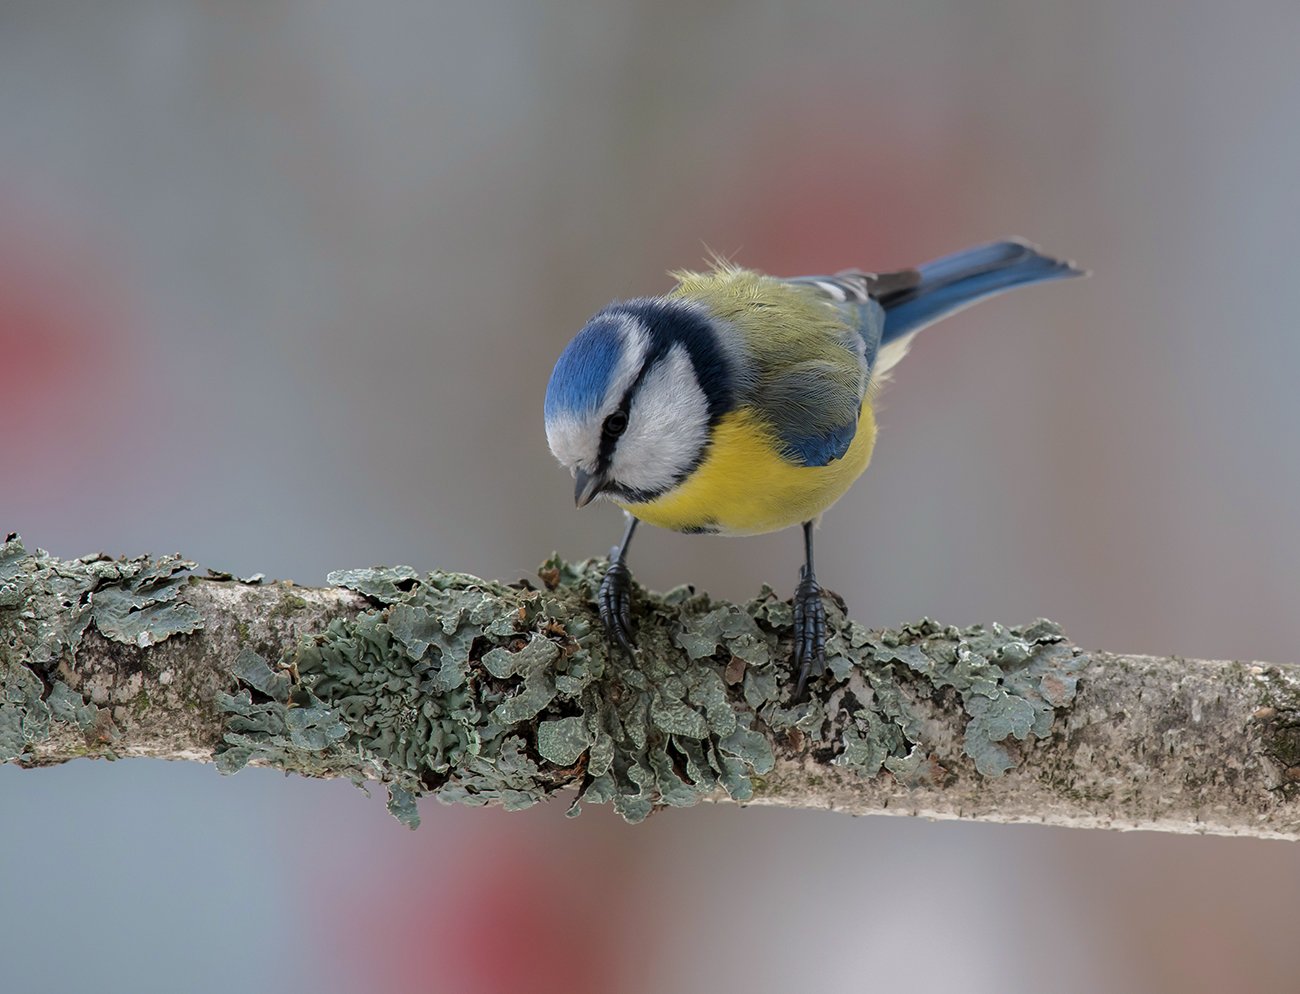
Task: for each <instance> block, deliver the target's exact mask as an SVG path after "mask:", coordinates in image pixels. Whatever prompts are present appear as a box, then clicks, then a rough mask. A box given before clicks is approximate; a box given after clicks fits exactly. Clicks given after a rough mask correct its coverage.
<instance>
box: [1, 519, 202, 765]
mask: <svg viewBox="0 0 1300 994" xmlns="http://www.w3.org/2000/svg"><path fill="white" fill-rule="evenodd" d="M194 565H195V564H194V563H192V562H190V561H188V560H185V559H182V558H181V557H180V556H162V557H160V558H157V559H155V558H154V557H152V556H140V557H138V558H136V559H109V558H108V557H107V556H102V555H100V556H88V557H85V558H83V559H73V560H69V561H67V562H64V561H61V560H59V559H56V558H54V557H53V556H51V555H49V553H47V552H45V551H44V550H42V549H37V550H36V551H35V552H34V553H29V552H28V551H27V550H26V549H25V548H24V547H23V543H22V539H20V538H19V537H18V536H17V535H9V536H8V537H7V538H6V539H5V541H4V543H3V545H0V762H8V761H9V760H12V759H16V758H17V757H18V756H20V755H22V754H23V753H24V752H27V751H29V750H30V748H31V745H32V743H35V742H40V741H43V740H45V739H48V738H49V737H50V723H51V721H58V722H65V723H68V724H75V725H76V726H77V727H78V728H79V729H80V731H81V732H82V733H83V734H84V735H85V737H86V741H87V743H100V744H103V743H108V742H111V741H113V740H114V739H116V738H117V737H118V733H117V729H116V728H115V727H114V725H113V722H112V719H111V717H109V713H108V712H107V711H102V710H101V709H99V708H98V707H96V706H95V705H94V704H88V703H86V702H85V700H84V699H83V698H82V696H81V694H79V693H77V692H76V691H74V690H72V689H71V688H69V687H68V685H67V684H66V683H64V682H63V681H62V680H58V679H54V672H55V671H56V669H57V667H58V665H59V664H60V662H61V661H70V660H71V659H72V655H73V653H74V652H75V651H76V649H77V647H78V646H79V645H80V644H81V640H82V638H83V637H84V636H85V633H86V630H87V629H88V628H89V627H90V626H91V625H92V624H93V625H95V627H96V628H97V629H98V630H99V632H100V633H101V634H102V635H104V636H105V637H106V638H109V639H112V640H114V641H117V642H124V643H126V644H129V645H134V646H140V647H144V646H150V645H156V644H158V643H159V642H162V641H164V640H165V639H167V638H169V637H170V636H172V635H175V634H177V633H178V632H192V631H195V630H197V629H199V628H201V627H202V626H203V619H202V618H201V617H200V615H199V613H198V611H196V610H195V609H194V608H193V607H191V606H190V605H189V604H186V603H184V602H182V601H181V600H180V593H181V588H182V587H183V586H184V585H185V584H186V582H187V578H186V577H184V576H177V575H176V574H178V573H183V572H184V571H186V570H190V569H193V568H194ZM38 673H39V674H43V675H44V677H45V679H44V680H42V677H41V676H39V675H38ZM47 685H48V689H47ZM148 702H149V698H148V695H147V694H145V693H144V692H143V691H142V692H141V694H140V695H137V697H136V698H135V700H133V701H132V705H133V706H134V707H137V708H139V707H145V706H148Z"/></svg>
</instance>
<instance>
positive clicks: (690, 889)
mask: <svg viewBox="0 0 1300 994" xmlns="http://www.w3.org/2000/svg"><path fill="white" fill-rule="evenodd" d="M1298 36H1300V7H1297V6H1296V5H1295V4H1294V3H1293V2H1290V0H1236V2H1233V3H1227V2H1224V0H1220V2H1208V0H1182V2H1174V0H1142V2H1138V3H1134V2H1131V0H1063V2H1054V3H1049V4H1042V3H1033V2H1030V0H871V2H860V0H858V2H850V0H805V2H802V3H798V4H793V3H790V4H780V3H775V2H766V3H765V2H758V3H736V2H720V0H718V2H715V0H693V2H684V0H670V2H648V0H640V2H638V0H600V2H597V0H573V2H561V3H553V4H546V5H542V4H535V3H528V2H524V0H479V2H477V3H475V4H473V5H470V4H454V5H453V4H441V3H396V2H371V3H367V4H351V3H341V2H335V3H329V2H314V3H302V2H265V3H229V2H216V0H211V2H180V0H166V2H161V0H158V2H155V0H139V2H131V0H99V2H97V3H94V4H84V3H83V4H67V3H61V2H50V0H45V2H41V3H35V2H32V3H3V4H0V412H2V413H3V428H2V430H0V474H2V476H0V531H9V530H16V531H19V532H21V534H22V535H23V537H24V539H25V540H26V541H27V544H28V547H29V548H31V547H35V546H38V545H39V546H41V547H43V548H46V549H49V550H50V551H51V552H53V553H55V554H57V555H59V556H63V557H74V556H78V555H83V554H86V553H91V552H97V551H100V550H103V551H105V552H108V553H110V554H112V555H115V556H116V555H121V554H130V555H135V554H139V553H143V552H154V553H166V552H183V553H185V554H186V555H188V556H190V557H192V558H195V559H198V560H199V561H200V562H201V563H203V564H204V565H205V566H211V567H214V568H217V569H224V570H233V571H236V572H239V573H245V574H246V573H252V572H254V571H262V572H265V573H267V574H268V575H270V576H275V577H279V578H283V579H292V580H293V581H295V582H297V583H302V584H321V583H323V582H324V579H325V574H326V573H327V572H328V571H329V570H331V569H337V568H342V567H349V566H365V565H372V564H395V563H406V564H409V565H412V566H415V567H417V568H419V569H421V570H427V569H433V568H444V569H454V570H465V571H469V572H474V573H478V574H480V575H484V576H490V577H497V578H502V579H516V578H518V577H520V576H524V575H531V574H532V572H533V570H534V569H535V567H536V564H537V563H539V562H541V560H542V559H543V558H545V557H546V556H547V555H548V554H549V553H550V552H551V551H552V550H553V549H558V550H560V551H561V552H562V553H563V554H564V555H566V556H567V557H570V558H573V559H580V558H582V557H585V556H587V555H593V554H601V553H603V552H604V550H606V549H607V548H608V547H609V546H610V544H611V543H613V542H614V540H615V539H616V538H617V533H618V529H619V518H618V513H617V511H616V510H615V509H613V508H612V507H603V506H602V507H596V508H589V509H587V510H584V511H583V512H581V513H579V512H575V510H574V509H573V502H572V486H571V483H570V481H569V478H568V476H567V474H566V473H565V472H564V471H563V470H561V469H560V468H559V467H558V466H557V465H556V464H555V462H554V460H553V459H552V458H551V456H550V455H549V453H548V451H547V449H546V444H545V437H544V433H543V431H542V426H541V407H542V396H543V392H544V390H545V385H546V380H547V377H548V375H549V372H550V368H551V364H552V363H553V362H554V360H555V357H556V356H557V355H558V354H559V352H560V350H561V348H562V347H563V346H564V344H565V342H567V340H568V339H569V337H570V336H571V335H572V334H574V333H575V332H576V331H577V329H578V328H579V327H580V326H581V325H582V324H583V322H584V321H585V320H586V318H587V317H588V316H589V315H590V314H591V313H592V312H594V311H595V310H596V309H597V308H599V307H601V306H603V305H604V304H606V303H608V302H609V301H610V300H612V299H614V298H617V297H625V296H634V295H640V294H651V293H658V292H662V291H664V290H666V289H668V287H669V286H670V281H669V280H668V278H667V277H666V275H665V272H666V270H668V269H671V268H680V267H691V266H699V265H701V264H702V263H703V262H704V260H705V257H706V251H707V249H713V250H716V251H718V252H721V253H724V254H726V255H728V256H730V257H732V258H734V259H735V260H736V261H738V262H740V263H741V264H744V265H749V266H753V267H756V268H760V269H764V270H767V271H769V272H773V273H776V274H779V275H798V274H803V273H810V272H819V271H825V270H835V269H841V268H845V267H849V266H858V267H863V268H866V269H889V268H899V267H904V266H909V265H913V264H916V263H918V262H921V261H923V260H925V259H928V258H931V257H933V256H936V255H940V254H943V253H946V252H949V251H952V250H955V249H958V248H961V247H964V246H966V245H969V244H972V243H975V242H979V241H984V240H988V239H992V238H997V237H1000V236H1004V235H1009V234H1019V235H1023V236H1025V237H1028V238H1030V239H1032V240H1034V241H1037V242H1040V243H1041V244H1043V245H1044V246H1045V247H1046V248H1047V249H1048V250H1050V251H1052V252H1055V253H1059V254H1062V255H1066V256H1069V257H1072V258H1074V259H1076V260H1078V261H1079V262H1080V263H1081V264H1082V265H1085V266H1086V267H1088V268H1091V269H1092V270H1093V271H1094V276H1093V278H1092V279H1091V280H1087V281H1074V282H1071V283H1068V284H1057V285H1051V286H1048V287H1040V288H1035V289H1031V290H1025V291H1020V292H1018V293H1016V294H1013V295H1010V296H1007V297H1003V298H999V299H998V300H996V301H994V302H989V303H985V304H982V305H981V306H980V307H978V308H976V309H974V310H970V311H967V312H964V313H963V314H961V315H960V316H958V317H956V318H954V319H952V320H950V321H948V322H945V323H944V324H942V325H940V326H937V327H935V328H933V329H931V330H930V331H928V332H926V333H925V334H924V335H922V336H921V337H920V339H919V340H918V342H917V344H916V346H915V348H914V349H913V350H912V354H911V355H910V356H909V357H908V359H907V360H906V361H905V362H904V363H903V365H902V366H901V367H899V369H898V370H897V374H896V377H895V382H894V384H893V385H892V386H891V387H890V389H889V390H888V392H887V393H886V394H885V397H884V402H883V405H882V407H883V409H882V410H881V412H880V415H879V420H880V422H881V434H880V441H879V444H878V446H877V448H876V453H875V456H874V459H873V464H872V467H871V470H870V471H869V472H868V473H867V475H866V476H865V477H864V478H863V479H862V480H861V481H860V482H859V483H858V484H857V485H856V486H855V487H854V489H853V490H852V491H850V493H849V494H848V495H847V496H846V497H845V498H844V499H843V500H842V501H840V503H839V504H838V505H837V506H836V507H835V508H834V509H833V510H832V511H831V512H830V513H828V514H827V515H826V518H825V521H824V524H823V531H822V534H823V538H822V541H821V543H820V545H819V549H818V568H819V577H820V579H821V580H822V581H823V583H824V584H826V585H827V586H829V587H831V588H833V589H835V590H837V591H839V592H840V593H841V594H842V595H843V596H844V598H845V599H846V601H847V602H848V604H849V606H850V609H851V612H852V614H853V615H854V616H855V617H857V618H858V619H860V620H862V621H864V622H866V623H868V624H871V625H873V626H876V625H886V624H889V625H895V624H899V623H902V622H905V621H910V620H915V619H917V618H919V617H921V616H922V615H930V616H933V617H935V618H938V619H941V620H942V621H943V622H944V623H947V624H958V625H965V624H970V623H973V622H977V621H994V620H997V621H1001V622H1004V623H1022V622H1028V621H1030V620H1032V619H1034V618H1035V617H1038V616H1040V615H1044V616H1048V617H1051V618H1053V619H1055V620H1056V621H1058V622H1060V623H1062V624H1063V625H1064V626H1065V630H1066V632H1067V633H1068V634H1069V635H1070V636H1072V637H1073V638H1074V639H1075V640H1076V641H1078V642H1079V643H1081V644H1083V645H1085V646H1090V647H1095V648H1104V649H1108V650H1116V651H1128V652H1147V653H1156V654H1169V653H1174V654H1178V655H1184V656H1189V657H1208V658H1237V659H1259V660H1267V661H1271V662H1289V661H1293V660H1294V659H1295V648H1294V647H1295V646H1296V644H1297V642H1298V640H1300V611H1296V605H1297V603H1298V602H1300V569H1298V568H1297V565H1296V564H1297V563H1298V562H1300V512H1298V511H1297V507H1296V503H1297V502H1296V494H1297V490H1298V489H1300V453H1298V452H1297V445H1296V439H1297V437H1298V436H1300V391H1297V390H1296V387H1295V384H1296V382H1297V370H1298V369H1300V328H1298V327H1297V326H1298V325H1300V295H1297V293H1296V292H1295V287H1296V286H1297V282H1296V281H1297V277H1296V276H1295V273H1296V270H1297V263H1298V262H1300V187H1297V184H1296V177H1297V175H1300V121H1298V120H1297V116H1296V108H1297V107H1300V58H1297V50H1296V38H1297V37H1298ZM798 558H799V536H798V533H797V532H789V533H781V534H776V535H770V536H764V537H761V538H752V539H744V540H729V539H709V538H688V537H684V536H679V535H672V534H668V533H664V532H658V531H653V530H652V531H650V532H646V533H645V534H643V535H642V536H641V538H640V539H639V540H638V542H637V545H636V548H635V550H634V553H633V557H632V564H633V567H634V569H635V571H636V574H637V576H638V578H639V579H640V580H641V581H643V582H644V583H646V584H647V585H649V586H651V587H655V588H658V589H665V588H667V587H670V586H672V585H675V584H677V583H680V582H688V581H689V582H694V583H696V584H697V585H698V586H700V587H702V588H704V589H707V590H709V591H710V592H712V593H714V594H716V595H719V596H726V597H731V598H744V597H748V596H751V595H752V594H753V593H754V592H755V591H756V590H757V589H758V586H759V584H760V583H761V582H763V581H768V582H771V583H772V584H774V585H775V586H776V588H777V589H778V590H780V591H782V592H784V593H789V592H790V590H791V589H792V588H793V585H794V583H795V581H796V578H797V576H796V574H797V565H798ZM382 795H383V791H382V790H379V791H377V792H376V796H375V797H370V798H367V797H366V796H365V795H363V794H362V793H361V792H359V791H356V790H354V789H353V788H352V787H351V786H350V785H348V784H346V783H315V782H307V781H301V780H297V779H289V780H285V779H284V778H283V777H281V776H279V775H278V774H274V773H271V772H268V771H262V770H246V771H244V772H242V773H240V774H239V775H238V776H236V777H233V778H224V779H223V778H221V777H219V776H218V775H217V773H216V772H215V770H214V769H213V768H212V767H207V766H201V765H198V764H188V763H187V764H167V763H162V762H150V761H132V762H119V763H115V764H108V763H103V762H89V761H81V762H77V763H73V764H70V765H68V766H64V767H61V768H59V769H54V770H45V771H39V772H23V771H20V770H17V769H14V768H13V767H4V768H0V840H3V844H2V845H0V895H3V899H0V963H3V967H0V969H2V970H3V973H4V986H5V989H6V990H10V991H15V992H27V991H59V990H71V989H91V988H92V987H93V989H95V990H97V991H101V992H110V991H168V992H170V991H177V990H182V991H219V990H220V991H224V990H230V989H241V990H245V991H249V992H261V991H290V992H293V991H312V992H319V994H333V992H354V991H365V992H370V991H374V992H380V994H385V992H390V991H392V992H398V991H430V992H470V994H478V992H487V994H496V992H508V991H524V990H527V991H538V992H543V994H544V992H548V991H561V990H563V991H566V992H569V994H581V992H586V991H593V992H595V991H610V992H624V991H626V992H650V991H656V992H657V991H674V992H678V991H680V992H693V991H705V990H749V991H786V990H791V989H795V988H798V989H800V990H836V991H841V990H843V991H871V990H887V989H890V990H892V989H903V990H909V991H919V992H927V991H952V990H961V991H969V992H984V991H990V992H991V991H998V992H1003V994H1016V992H1040V991H1044V990H1051V991H1060V992H1076V991H1077V992H1085V991H1089V992H1090V991H1098V990H1106V991H1116V992H1134V994H1154V992H1199V991H1206V992H1211V991H1215V992H1218V991H1227V990H1232V991H1255V990H1284V989H1289V988H1290V987H1292V986H1293V985H1294V972H1293V956H1292V953H1291V950H1292V948H1293V944H1294V934H1295V928H1296V925H1297V922H1298V921H1300V848H1297V847H1296V846H1295V845H1293V844H1286V843H1278V842H1261V841H1254V840H1234V839H1218V838H1183V837H1175V836H1163V835H1154V834H1128V835H1121V834H1112V833H1105V832H1098V831H1088V832H1084V831H1067V830H1061V829H1046V828H1034V827H1029V826H1013V827H1004V826H991V825H975V824H954V823H939V824H932V823H926V822H916V821H911V820H894V819H889V818H865V819H857V820H855V819H850V818H848V817H845V816H840V815H830V814H825V813H820V812H806V811H803V812H791V811H773V810H762V809H749V810H739V809H737V808H735V807H731V806H724V807H710V806H704V807H701V808H697V809H692V810H687V811H673V812H670V813H667V814H664V815H661V816H657V817H654V818H652V819H650V821H649V822H648V823H646V824H644V825H641V826H636V827H629V826H625V825H623V824H622V823H621V822H620V821H619V820H618V819H617V818H616V817H614V816H613V815H612V814H611V813H610V812H609V811H607V810H603V809H592V808H588V810H587V811H586V813H584V814H583V815H582V817H581V818H579V819H577V821H575V822H567V821H566V820H565V819H564V818H563V805H560V804H556V805H550V806H546V807H542V808H534V809H531V810H529V811H526V812H523V813H519V814H505V813H503V812H500V811H496V810H491V811H487V810H467V809H463V808H444V807H441V806H440V805H438V804H437V803H436V802H434V801H427V802H425V803H424V804H422V806H421V813H422V815H423V817H424V824H423V826H422V827H421V828H420V829H419V831H417V832H414V833H409V832H407V831H405V830H404V829H402V828H401V827H400V826H399V824H398V823H397V822H396V821H395V820H394V819H392V818H391V817H389V816H388V815H387V813H386V812H385V811H384V808H383V802H382Z"/></svg>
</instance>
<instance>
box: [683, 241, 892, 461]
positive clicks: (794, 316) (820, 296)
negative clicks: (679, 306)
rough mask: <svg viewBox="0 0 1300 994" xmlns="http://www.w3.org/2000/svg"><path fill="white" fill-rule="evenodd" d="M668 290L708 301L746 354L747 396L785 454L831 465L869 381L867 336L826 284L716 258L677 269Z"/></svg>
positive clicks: (742, 389)
mask: <svg viewBox="0 0 1300 994" xmlns="http://www.w3.org/2000/svg"><path fill="white" fill-rule="evenodd" d="M671 275H672V277H673V278H674V279H676V280H677V281H678V283H677V286H676V288H674V289H673V291H672V292H671V293H669V294H668V296H669V297H670V298H680V299H686V300H693V301H696V302H698V303H700V304H702V305H703V306H704V307H705V308H706V309H707V310H708V311H709V313H710V314H711V315H712V316H713V318H714V319H715V320H717V321H718V322H719V324H720V325H721V326H722V327H721V329H720V330H723V332H724V334H725V333H726V329H727V328H730V329H731V330H732V332H733V337H734V338H735V340H736V341H735V344H736V345H738V347H739V348H740V349H741V350H742V351H743V352H744V354H745V356H746V358H747V362H746V364H745V365H746V368H745V370H744V375H743V376H742V377H741V382H739V383H736V384H735V386H736V387H737V388H738V392H739V393H740V394H741V398H740V399H741V402H742V404H744V405H745V406H749V407H752V408H754V409H755V410H757V411H759V412H761V413H762V415H763V416H764V420H765V421H766V422H767V423H768V424H769V425H770V427H771V429H772V430H773V431H774V433H775V434H776V436H777V437H778V438H779V439H780V440H781V443H782V448H783V450H784V452H785V454H786V456H787V458H789V459H791V460H792V461H795V462H799V463H802V464H804V465H825V464H826V462H827V461H828V460H830V459H835V458H839V457H840V456H842V455H843V454H844V452H845V451H846V450H847V448H848V445H849V443H850V441H851V440H852V438H853V431H854V427H855V426H856V424H857V419H858V413H859V411H860V409H861V407H862V400H863V397H864V396H865V394H866V389H867V375H868V370H867V369H866V367H865V365H864V362H863V358H862V354H863V348H862V339H861V337H860V336H859V335H858V333H857V331H856V329H854V328H852V327H850V326H849V325H848V324H847V323H846V322H845V320H844V315H843V313H842V312H841V311H840V310H839V309H838V308H837V307H836V306H835V304H834V303H833V302H832V301H831V300H830V298H829V297H827V296H826V295H825V294H824V293H823V292H822V291H820V290H818V289H817V288H816V287H815V286H811V285H808V284H803V283H790V282H786V281H785V280H780V279H776V278H774V277H771V276H765V275H763V274H762V273H758V272H755V271H753V270H751V269H741V268H739V267H737V266H732V265H730V264H728V263H726V262H724V261H722V260H717V261H716V262H715V265H714V269H713V271H712V272H708V273H693V272H676V273H672V274H671Z"/></svg>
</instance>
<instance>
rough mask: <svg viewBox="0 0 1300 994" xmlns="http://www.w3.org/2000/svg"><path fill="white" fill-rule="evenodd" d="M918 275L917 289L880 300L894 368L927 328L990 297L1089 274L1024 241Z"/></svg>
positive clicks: (978, 251)
mask: <svg viewBox="0 0 1300 994" xmlns="http://www.w3.org/2000/svg"><path fill="white" fill-rule="evenodd" d="M916 272H917V274H918V275H919V279H913V280H911V281H909V282H911V283H912V285H911V286H905V287H902V288H900V289H898V290H896V291H894V292H892V293H887V294H885V295H883V296H881V297H880V298H879V300H880V304H881V306H882V307H884V309H885V327H884V332H883V333H882V335H881V337H880V344H881V356H880V358H881V360H882V363H881V365H882V366H883V365H884V363H883V360H884V359H885V358H886V355H885V353H886V352H887V351H888V352H897V356H896V357H894V356H891V357H890V358H893V362H890V363H888V365H889V366H892V365H893V364H894V362H897V361H898V360H899V359H901V358H902V357H903V354H904V353H905V352H906V351H907V345H908V344H910V342H911V337H912V336H913V335H915V334H916V333H917V332H918V331H920V330H921V329H922V328H924V327H926V326H927V325H930V324H933V323H934V322H935V321H938V320H939V319H940V318H945V317H947V316H948V315H949V314H954V313H956V312H957V311H960V310H961V309H962V308H964V307H969V306H970V305H971V304H973V303H975V302H976V301H979V300H983V299H984V298H985V297H991V296H993V295H994V294H998V293H1002V292H1003V291H1004V290H1010V289H1011V288H1012V287H1017V286H1023V285H1025V284H1029V283H1042V282H1044V281H1046V280H1060V279H1067V278H1069V277H1071V276H1084V275H1087V274H1086V273H1085V272H1084V271H1083V270H1081V269H1078V268H1077V267H1076V266H1075V265H1074V263H1072V262H1065V261H1062V260H1060V259H1053V258H1052V257H1051V256H1047V255H1044V254H1043V253H1042V252H1040V251H1039V250H1038V248H1037V247H1036V246H1034V245H1031V244H1029V243H1028V242H1026V241H1023V240H1021V239H1019V238H1011V239H1008V240H1006V241H1003V242H991V243H989V244H987V245H976V246H975V247H974V248H968V249H964V250H963V251H961V252H955V253H953V254H952V255H945V256H944V257H943V258H942V259H935V260H934V261H933V262H927V263H926V264H925V265H923V266H919V267H918V268H917V270H916ZM891 346H895V347H894V348H891ZM885 368H887V366H886V367H885ZM880 371H881V372H884V371H885V369H884V368H882V369H881V370H880Z"/></svg>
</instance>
